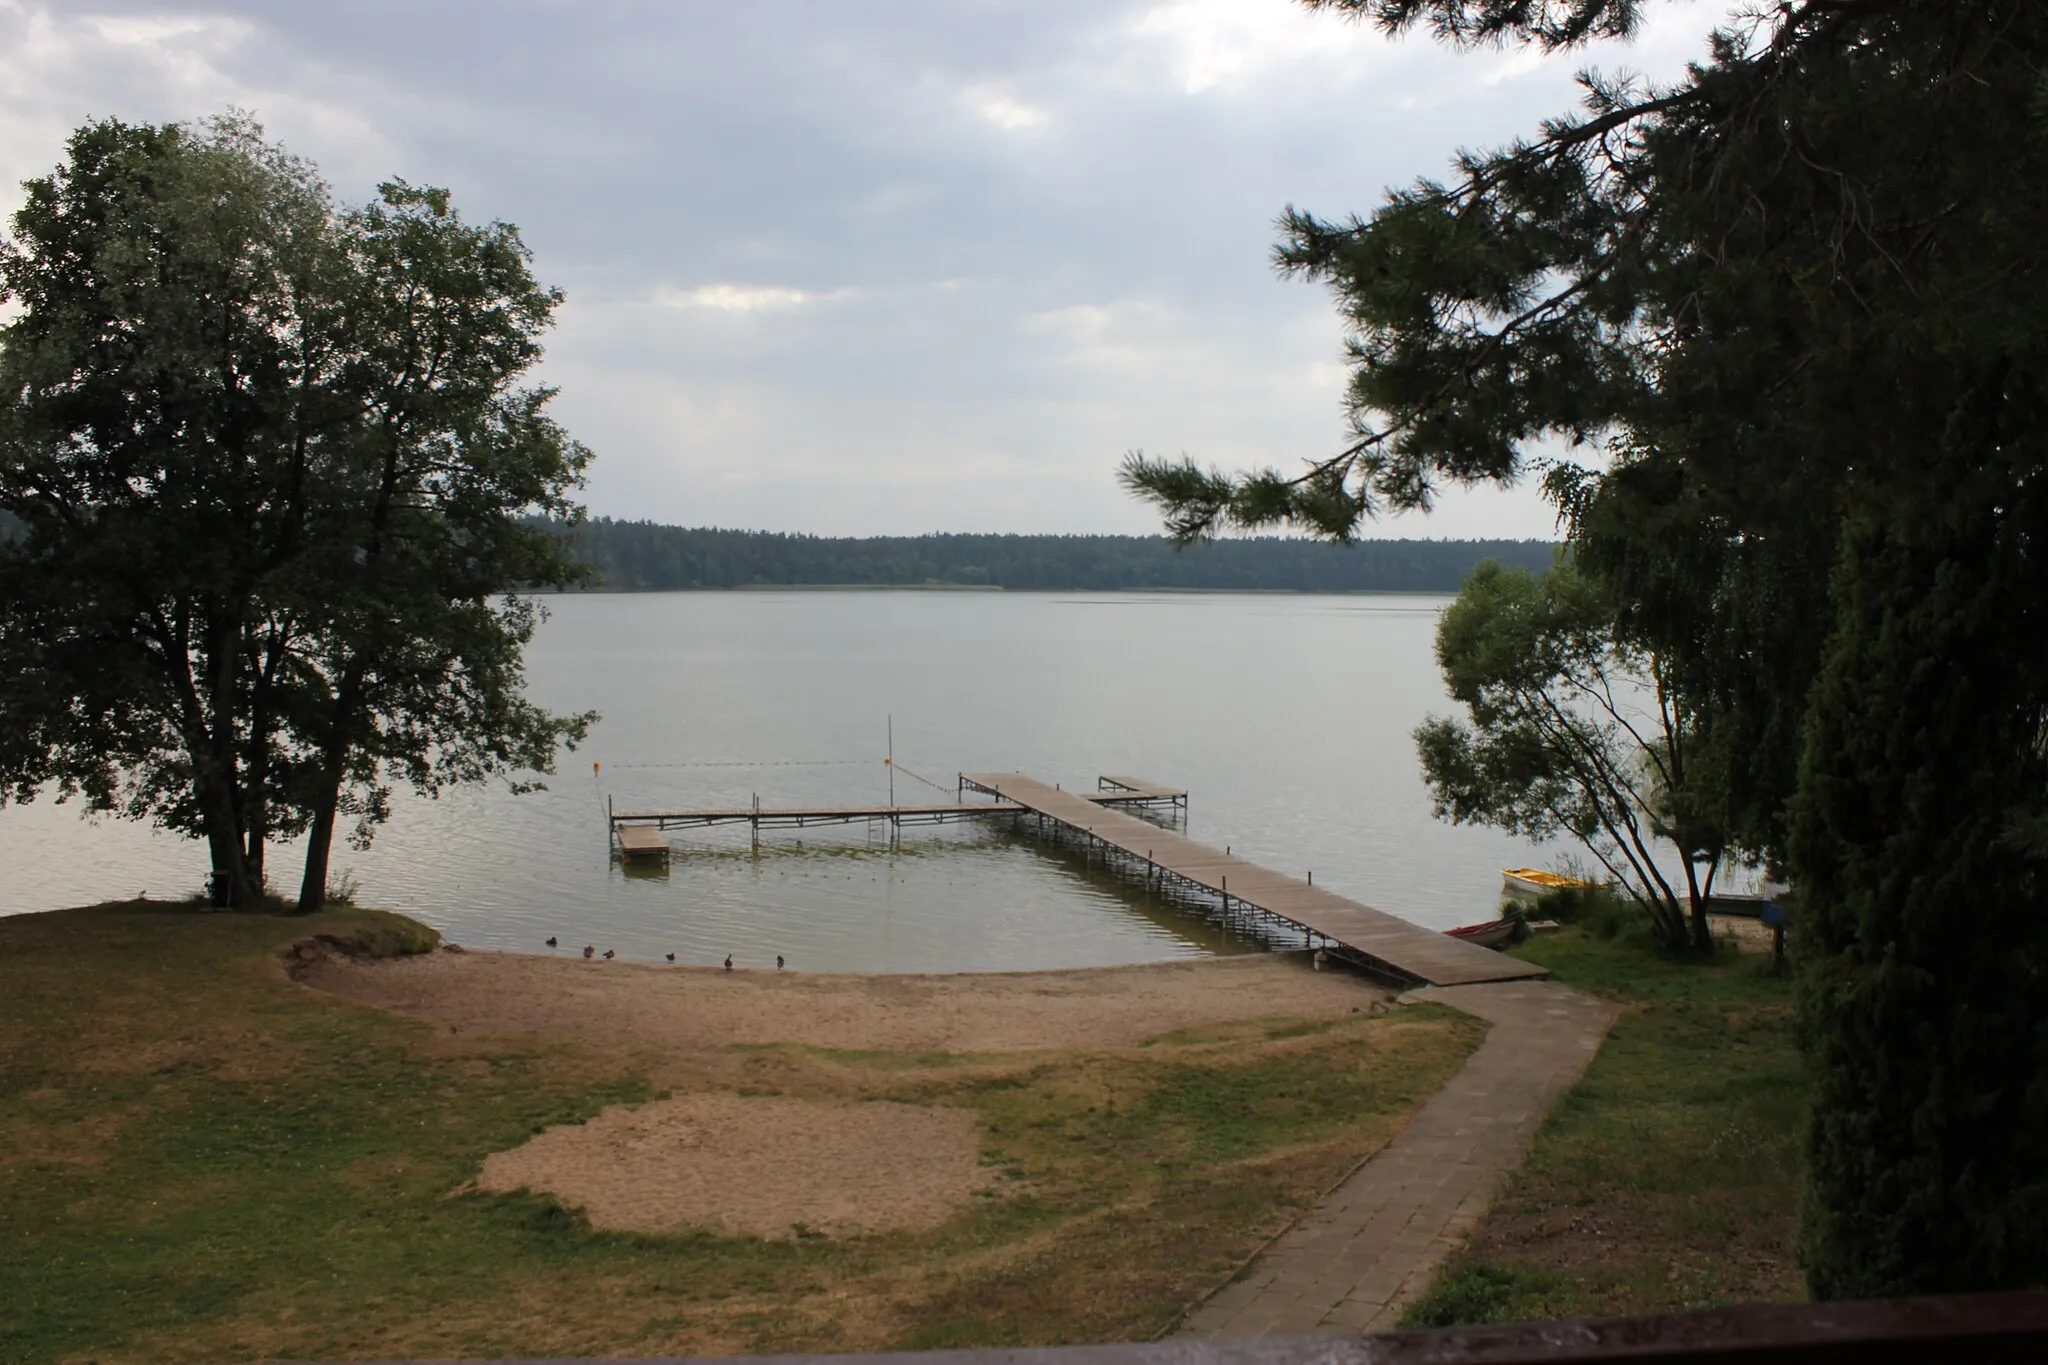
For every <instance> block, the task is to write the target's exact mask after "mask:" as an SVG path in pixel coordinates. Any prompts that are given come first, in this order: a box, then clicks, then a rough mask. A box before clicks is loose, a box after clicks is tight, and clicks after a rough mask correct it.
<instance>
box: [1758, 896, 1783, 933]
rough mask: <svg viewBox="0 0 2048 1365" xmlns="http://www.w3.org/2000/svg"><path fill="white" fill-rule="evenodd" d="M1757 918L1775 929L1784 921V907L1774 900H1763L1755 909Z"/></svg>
mask: <svg viewBox="0 0 2048 1365" xmlns="http://www.w3.org/2000/svg"><path fill="white" fill-rule="evenodd" d="M1757 918H1758V919H1760V920H1762V921H1763V922H1764V923H1765V924H1768V925H1770V926H1771V927H1772V928H1773V929H1775V928H1777V927H1778V926H1779V925H1781V924H1783V923H1784V922H1785V907H1784V906H1782V905H1780V904H1778V903H1777V902H1776V901H1765V902H1764V903H1763V905H1762V907H1761V908H1759V909H1758V911H1757Z"/></svg>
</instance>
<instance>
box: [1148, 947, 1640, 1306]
mask: <svg viewBox="0 0 2048 1365" xmlns="http://www.w3.org/2000/svg"><path fill="white" fill-rule="evenodd" d="M1402 998H1403V999H1404V1000H1434V1001H1437V1002H1440V1003H1442V1004H1445V1005H1449V1006H1451V1007H1452V1008H1453V1009H1458V1010H1463V1011H1464V1012H1465V1013H1467V1014H1472V1015H1477V1016H1478V1017H1479V1018H1481V1019H1484V1020H1486V1021H1487V1022H1488V1023H1490V1024H1492V1025H1493V1028H1492V1029H1491V1030H1490V1031H1489V1032H1488V1033H1487V1035H1486V1041H1485V1042H1483V1043H1481V1044H1480V1045H1479V1049H1478V1051H1476V1052H1474V1053H1473V1054H1472V1056H1471V1059H1470V1060H1468V1061H1467V1062H1466V1063H1465V1067H1464V1070H1462V1071H1460V1072H1459V1073H1458V1074H1457V1075H1456V1076H1454V1077H1452V1078H1451V1081H1450V1083H1449V1084H1448V1085H1446V1086H1445V1087H1444V1088H1443V1089H1442V1090H1441V1091H1439V1092H1438V1093H1437V1094H1436V1095H1435V1096H1433V1097H1432V1098H1431V1099H1430V1101H1429V1102H1428V1103H1427V1104H1425V1105H1423V1106H1422V1108H1421V1109H1420V1110H1418V1111H1416V1114H1415V1117H1414V1118H1413V1119H1411V1120H1409V1123H1408V1126H1407V1127H1406V1128H1404V1129H1402V1130H1401V1133H1400V1135H1399V1136H1397V1137H1396V1138H1395V1139H1394V1140H1393V1141H1392V1142H1390V1143H1388V1144H1387V1146H1386V1147H1385V1148H1384V1149H1382V1150H1381V1151H1380V1152H1379V1153H1378V1155H1376V1156H1374V1157H1373V1158H1372V1159H1371V1160H1370V1161H1368V1162H1366V1163H1365V1164H1364V1165H1363V1166H1360V1167H1359V1168H1358V1169H1357V1170H1356V1171H1353V1172H1352V1173H1351V1175H1350V1176H1348V1177H1347V1178H1346V1179H1345V1180H1344V1181H1343V1183H1342V1184H1340V1185H1338V1186H1337V1188H1336V1189H1334V1190H1332V1191H1330V1193H1329V1194H1328V1195H1326V1196H1325V1197H1324V1198H1323V1201H1322V1202H1321V1203H1319V1204H1317V1205H1316V1207H1315V1208H1313V1209H1311V1210H1310V1211H1309V1212H1308V1213H1307V1214H1306V1215H1305V1216H1304V1217H1303V1218H1302V1220H1301V1221H1300V1222H1299V1223H1296V1224H1295V1225H1294V1226H1293V1227H1292V1228H1290V1229H1288V1230H1287V1231H1286V1232H1285V1233H1283V1234H1281V1236H1280V1237H1279V1238H1277V1239H1276V1240H1275V1241H1274V1242H1273V1244H1272V1245H1271V1246H1269V1247H1267V1248H1266V1249H1265V1250H1264V1251H1263V1252H1261V1253H1260V1254H1259V1255H1258V1257H1257V1258H1256V1259H1254V1260H1253V1262H1252V1264H1251V1266H1250V1268H1249V1269H1248V1270H1247V1271H1246V1272H1245V1273H1244V1274H1243V1275H1241V1276H1239V1277H1238V1278H1237V1279H1235V1280H1233V1281H1231V1282H1230V1283H1229V1284H1227V1285H1225V1286H1224V1287H1223V1288H1222V1289H1220V1290H1218V1291H1217V1292H1216V1293H1215V1294H1214V1295H1212V1296H1211V1297H1210V1298H1208V1299H1207V1300H1206V1301H1204V1302H1203V1303H1202V1304H1200V1305H1199V1306H1197V1307H1196V1309H1195V1310H1194V1312H1192V1313H1190V1314H1189V1315H1188V1318H1187V1320H1186V1321H1185V1322H1183V1323H1182V1324H1181V1326H1180V1328H1179V1330H1178V1331H1176V1332H1175V1333H1174V1335H1175V1336H1179V1337H1262V1336H1282V1335H1287V1334H1291V1333H1301V1332H1361V1331H1384V1330H1387V1329H1389V1328H1391V1327H1392V1326H1393V1322H1394V1319H1395V1317H1396V1316H1397V1315H1398V1314H1399V1312H1400V1310H1401V1307H1402V1306H1403V1305H1404V1304H1405V1303H1406V1302H1407V1301H1408V1300H1409V1299H1411V1298H1413V1297H1415V1296H1416V1295H1417V1294H1419V1293H1421V1292H1422V1290H1423V1289H1424V1288H1426V1287H1427V1285H1428V1283H1429V1276H1430V1272H1431V1271H1432V1270H1434V1269H1435V1268H1436V1266H1437V1265H1438V1263H1439V1262H1441V1261H1442V1260H1443V1258H1444V1257H1445V1256H1446V1255H1447V1254H1449V1252H1450V1251H1451V1249H1452V1248H1453V1247H1455V1246H1456V1245H1457V1244H1458V1243H1459V1242H1460V1241H1462V1240H1463V1239H1464V1237H1465V1235H1466V1234H1467V1233H1468V1232H1470V1231H1471V1229H1472V1226H1473V1225H1474V1224H1475V1223H1477V1222H1478V1221H1479V1216H1480V1215H1481V1214H1482V1213H1484V1212H1485V1211H1486V1206H1487V1205H1488V1204H1489V1203H1491V1202H1492V1201H1493V1197H1494V1195H1495V1194H1496V1193H1498V1191H1499V1189H1500V1187H1501V1184H1502V1182H1503V1181H1504V1180H1505V1179H1506V1177H1507V1175H1508V1173H1509V1172H1510V1171H1512V1170H1513V1169H1514V1168H1515V1167H1516V1166H1518V1165H1520V1164H1521V1161H1522V1158H1523V1156H1525V1155H1526V1154H1527V1152H1528V1150H1529V1144H1530V1141H1531V1140H1532V1139H1533V1138H1534V1137H1535V1135H1536V1129H1537V1127H1538V1126H1539V1125H1540V1124H1541V1123H1542V1122H1543V1117H1544V1115H1546V1114H1548V1113H1549V1112H1550V1107H1551V1105H1553V1104H1554V1103H1556V1102H1557V1099H1558V1097H1559V1096H1560V1095H1562V1094H1564V1092H1565V1091H1566V1090H1567V1089H1569V1088H1570V1087H1571V1085H1572V1083H1573V1082H1574V1081H1576V1080H1578V1078H1579V1076H1580V1075H1581V1074H1582V1073H1583V1072H1584V1071H1585V1069H1586V1064H1587V1063H1588V1062H1591V1061H1592V1060H1593V1054H1594V1053H1596V1052H1598V1051H1599V1050H1600V1040H1601V1039H1602V1038H1603V1037H1605V1036H1606V1033H1607V1029H1608V1027H1609V1025H1611V1024H1612V1023H1613V1022H1614V1019H1615V1016H1616V1015H1617V1014H1618V1013H1619V1012H1620V1011H1619V1010H1618V1009H1617V1008H1616V1007H1615V1006H1613V1005H1611V1004H1609V1003H1608V1002H1607V1001H1604V1000H1598V999H1595V998H1594V997H1592V996H1589V995H1584V994H1581V993H1580V992H1578V991H1575V990H1572V989H1570V988H1569V987H1566V986H1560V985H1558V984H1557V983H1556V982H1554V981H1514V982H1503V983H1499V984H1491V985H1481V986H1428V987H1424V988H1423V989H1421V990H1417V991H1412V992H1410V993H1409V994H1408V995H1406V996H1404V997H1402Z"/></svg>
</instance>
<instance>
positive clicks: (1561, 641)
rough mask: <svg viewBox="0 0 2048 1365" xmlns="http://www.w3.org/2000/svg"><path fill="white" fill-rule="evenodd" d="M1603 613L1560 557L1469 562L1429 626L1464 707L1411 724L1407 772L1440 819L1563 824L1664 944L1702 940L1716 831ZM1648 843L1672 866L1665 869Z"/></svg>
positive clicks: (1649, 681)
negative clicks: (1700, 812) (1532, 566)
mask: <svg viewBox="0 0 2048 1365" xmlns="http://www.w3.org/2000/svg"><path fill="white" fill-rule="evenodd" d="M1614 622H1615V611H1614V606H1613V602H1612V600H1611V598H1610V597H1609V594H1608V592H1607V589H1606V587H1605V585H1604V584H1602V583H1600V582H1599V581H1597V580H1595V579H1593V578H1591V577H1589V576H1587V575H1585V574H1583V573H1581V572H1579V570H1578V569H1577V568H1576V567H1575V566H1573V565H1572V564H1570V563H1560V564H1557V565H1554V566H1552V567H1551V568H1549V569H1547V570H1545V571H1544V572H1543V573H1540V574H1533V573H1530V572H1528V571H1527V570H1518V569H1509V568H1506V567H1504V566H1503V565H1500V564H1497V563H1488V564H1482V565H1480V566H1479V568H1478V569H1476V570H1475V571H1474V572H1473V574H1472V576H1471V578H1470V579H1469V580H1467V582H1466V584H1465V586H1464V589H1463V590H1462V591H1461V592H1460V593H1459V594H1458V599H1457V601H1456V602H1454V603H1452V604H1451V606H1450V607H1449V608H1448V609H1446V610H1445V612H1444V614H1443V618H1442V620H1441V621H1439V622H1438V625H1437V635H1436V657H1437V663H1438V664H1439V665H1440V666H1441V667H1442V669H1443V674H1444V683H1445V686H1446V687H1447V688H1448V689H1449V691H1450V694H1451V698H1452V700H1454V701H1456V702H1458V703H1460V704H1461V705H1463V706H1464V708H1465V718H1464V719H1452V718H1449V717H1443V716H1432V717H1431V718H1430V719H1429V720H1427V721H1425V722H1423V724H1422V725H1421V726H1419V727H1418V728H1417V729H1416V731H1415V742H1416V747H1417V749H1418V750H1419V751H1420V754H1421V758H1422V775H1423V778H1424V780H1425V781H1426V782H1427V783H1428V784H1429V789H1430V795H1431V797H1432V799H1433V800H1434V801H1435V803H1436V813H1437V814H1438V815H1439V816H1441V817H1442V818H1444V819H1447V820H1451V821H1454V822H1456V823H1459V824H1485V825H1492V826H1494V827H1496V828H1498V829H1504V830H1506V831H1508V832H1509V833H1511V834H1519V835H1523V836H1525V837H1527V838H1530V839H1550V838H1554V837H1557V836H1560V835H1563V836H1568V837H1570V838H1572V839H1575V840H1577V841H1578V842H1579V844H1580V845H1581V846H1582V847H1584V848H1585V849H1586V850H1587V852H1588V853H1590V854H1591V855H1592V857H1593V859H1594V861H1596V862H1598V863H1599V864H1600V866H1601V868H1602V869H1604V870H1605V871H1606V873H1607V874H1608V876H1609V878H1610V879H1611V880H1612V882H1613V883H1614V884H1615V885H1617V886H1618V887H1620V888H1621V890H1622V892H1623V894H1625V895H1626V896H1628V897H1629V899H1631V900H1632V901H1634V902H1635V903H1636V904H1637V905H1639V906H1641V907H1642V909H1643V910H1644V912H1645V913H1646V915H1647V916H1648V919H1649V922H1650V924H1651V925H1652V927H1653V928H1654V930H1655V932H1656V934H1657V937H1658V938H1659V940H1661V941H1662V942H1663V943H1664V944H1665V946H1667V947H1670V948H1676V949H1682V950H1687V951H1694V952H1698V951H1711V949H1712V947H1713V938H1712V935H1711V934H1710V932H1709V929H1708V924H1707V899H1708V897H1709V896H1711V895H1712V894H1713V885H1714V876H1715V873H1716V871H1717V870H1718V868H1719V865H1720V862H1721V858H1722V854H1723V852H1724V846H1725V840H1724V839H1723V837H1722V835H1721V831H1720V830H1719V828H1718V827H1716V826H1715V825H1714V823H1713V822H1712V821H1711V820H1705V819H1701V818H1699V817H1698V816H1697V815H1695V814H1694V813H1693V807H1694V804H1695V801H1696V798H1697V794H1698V791H1699V789H1700V787H1701V786H1702V785H1708V786H1711V784H1710V783H1708V784H1702V782H1701V777H1700V774H1699V773H1698V772H1697V771H1696V769H1695V765H1694V760H1693V753H1692V748H1693V740H1694V738H1695V736H1694V735H1693V734H1692V732H1691V729H1690V726H1689V723H1688V719H1687V715H1686V712H1685V710H1684V708H1683V707H1682V706H1680V705H1679V704H1678V702H1677V699H1675V698H1674V697H1673V696H1672V695H1671V693H1670V689H1669V687H1668V685H1667V682H1666V674H1667V671H1668V670H1667V669H1666V668H1665V667H1664V664H1663V662H1662V660H1660V659H1659V658H1657V656H1656V655H1655V654H1653V653H1649V652H1647V651H1645V650H1643V649H1641V648H1638V647H1634V646H1630V645H1628V644H1625V643H1622V642H1620V641H1618V640H1617V639H1616V638H1615V634H1614ZM1660 844H1669V845H1670V846H1671V848H1672V850H1673V851H1675V852H1677V853H1678V854H1679V855H1680V863H1681V866H1682V867H1683V868H1684V871H1683V873H1681V874H1677V875H1676V876H1674V874H1673V872H1671V871H1670V870H1667V865H1666V864H1667V861H1668V860H1665V859H1660V858H1659V856H1658V853H1659V845H1660ZM1702 867H1704V872H1703V871H1702V870H1701V869H1702Z"/></svg>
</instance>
